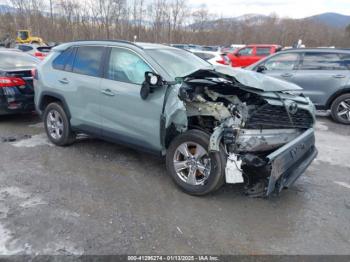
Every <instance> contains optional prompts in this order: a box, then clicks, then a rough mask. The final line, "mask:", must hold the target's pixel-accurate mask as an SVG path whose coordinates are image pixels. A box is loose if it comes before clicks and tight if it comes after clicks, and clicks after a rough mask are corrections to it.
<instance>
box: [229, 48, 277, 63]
mask: <svg viewBox="0 0 350 262" xmlns="http://www.w3.org/2000/svg"><path fill="white" fill-rule="evenodd" d="M281 49H282V47H281V46H279V45H247V46H245V47H243V48H240V49H238V50H237V51H235V52H234V53H229V54H227V55H228V57H229V58H230V60H231V61H232V66H233V67H246V66H249V65H251V64H254V63H256V62H257V61H259V60H260V59H262V58H264V57H266V56H269V55H271V54H273V53H276V52H278V51H280V50H281Z"/></svg>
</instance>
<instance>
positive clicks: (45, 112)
mask: <svg viewBox="0 0 350 262" xmlns="http://www.w3.org/2000/svg"><path fill="white" fill-rule="evenodd" d="M34 86H35V105H36V109H37V111H38V112H39V114H40V115H42V117H43V121H44V126H45V129H46V133H47V135H48V138H49V139H50V140H51V142H52V143H54V144H56V145H58V146H67V145H70V144H72V143H73V142H74V140H75V137H76V134H78V133H86V134H89V135H91V136H95V137H98V138H102V139H105V140H108V141H111V142H115V143H122V144H126V145H129V146H131V147H134V148H136V149H139V150H142V151H145V152H148V153H155V154H158V155H160V156H166V166H167V171H168V173H169V174H170V175H171V177H172V178H173V180H174V181H175V183H176V184H177V185H178V186H179V187H180V188H181V189H182V190H184V191H185V192H187V193H189V194H193V195H204V194H207V193H209V192H212V191H214V190H216V189H218V188H219V187H220V186H222V185H223V184H224V183H244V186H245V192H246V194H248V195H251V196H267V195H270V194H271V193H273V192H277V193H278V192H280V191H281V190H282V189H283V188H286V187H289V186H290V185H291V184H293V182H294V181H295V180H296V179H297V178H298V177H299V176H300V175H301V174H302V173H303V172H304V171H305V170H306V168H307V167H308V166H309V165H310V164H311V162H312V160H313V159H314V158H315V157H316V155H317V150H316V148H315V137H314V131H313V125H314V122H315V108H314V106H313V104H312V103H311V101H310V100H309V99H308V98H306V97H304V96H303V95H299V93H300V88H299V87H298V86H296V85H294V84H292V83H287V82H285V81H282V80H278V79H274V78H271V77H268V76H264V75H262V74H258V73H255V72H251V71H246V70H241V69H233V68H231V67H225V66H216V67H214V66H212V65H210V64H208V63H207V62H205V61H204V60H201V59H200V58H198V57H196V56H195V55H193V54H191V53H190V52H187V51H185V50H180V49H177V48H173V47H169V46H164V45H158V44H147V43H137V44H134V43H130V42H126V41H79V42H72V43H66V44H62V45H59V46H57V47H55V48H54V49H53V51H52V52H51V53H50V54H49V55H48V57H47V58H46V59H45V60H44V62H43V63H41V64H40V65H38V68H37V71H36V73H35V76H34Z"/></svg>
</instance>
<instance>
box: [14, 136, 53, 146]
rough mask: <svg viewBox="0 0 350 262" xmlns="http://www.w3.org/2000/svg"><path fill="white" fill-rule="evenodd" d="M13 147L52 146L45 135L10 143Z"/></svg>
mask: <svg viewBox="0 0 350 262" xmlns="http://www.w3.org/2000/svg"><path fill="white" fill-rule="evenodd" d="M11 145H13V146H15V147H36V146H53V145H52V143H51V142H50V141H49V140H48V138H47V136H46V134H39V135H34V136H32V137H31V138H29V139H25V140H20V141H17V142H13V143H11Z"/></svg>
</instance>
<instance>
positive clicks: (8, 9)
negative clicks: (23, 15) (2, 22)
mask: <svg viewBox="0 0 350 262" xmlns="http://www.w3.org/2000/svg"><path fill="white" fill-rule="evenodd" d="M14 12H16V8H14V7H11V6H8V5H0V14H5V13H14Z"/></svg>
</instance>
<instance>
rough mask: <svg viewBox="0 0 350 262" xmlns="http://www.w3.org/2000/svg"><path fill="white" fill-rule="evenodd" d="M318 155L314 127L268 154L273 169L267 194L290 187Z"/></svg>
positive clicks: (269, 165) (269, 163) (268, 160)
mask: <svg viewBox="0 0 350 262" xmlns="http://www.w3.org/2000/svg"><path fill="white" fill-rule="evenodd" d="M316 156H317V149H316V147H315V134H314V130H313V128H310V129H308V130H306V131H305V132H304V133H302V134H301V135H300V136H298V137H297V138H295V139H294V140H292V141H290V142H289V143H287V144H285V145H284V146H282V147H281V148H279V149H277V150H276V151H274V152H273V153H271V154H269V155H268V156H267V162H268V164H267V166H268V167H269V169H270V170H271V175H270V177H269V182H268V186H267V191H266V195H267V196H268V195H270V194H271V193H272V192H280V191H281V190H282V189H283V188H287V187H290V186H291V185H292V184H293V183H294V182H295V181H296V180H297V179H298V178H299V176H300V175H302V174H303V173H304V172H305V170H306V169H307V168H308V166H309V165H310V164H311V162H312V161H313V160H314V159H315V158H316Z"/></svg>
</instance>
